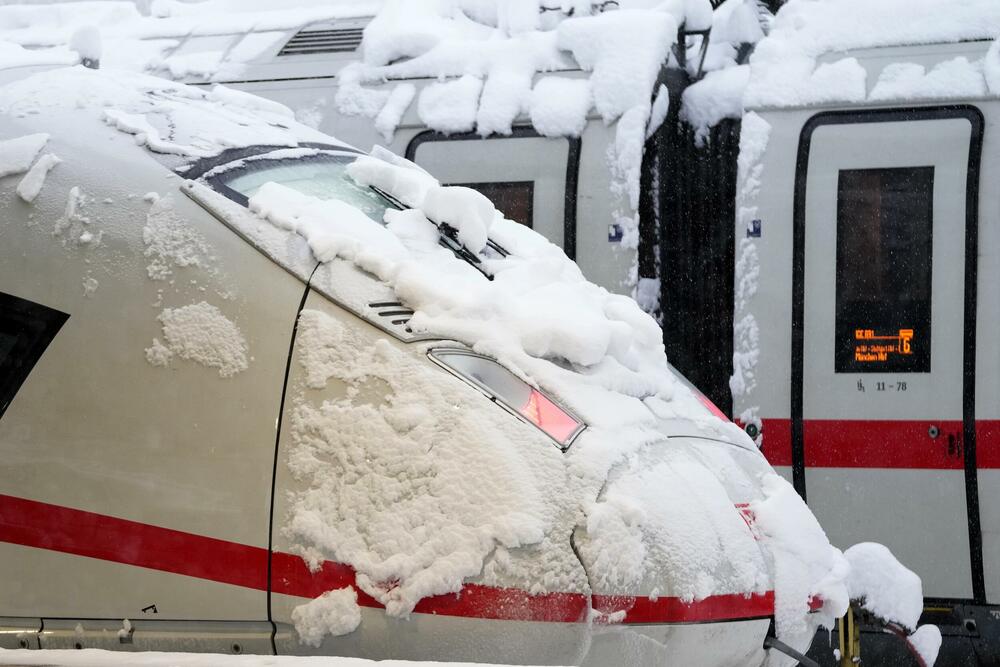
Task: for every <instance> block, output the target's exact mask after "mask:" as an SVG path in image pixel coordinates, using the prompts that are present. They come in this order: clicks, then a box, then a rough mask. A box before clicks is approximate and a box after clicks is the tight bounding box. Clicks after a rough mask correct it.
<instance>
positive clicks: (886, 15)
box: [745, 0, 1000, 107]
mask: <svg viewBox="0 0 1000 667" xmlns="http://www.w3.org/2000/svg"><path fill="white" fill-rule="evenodd" d="M901 17H906V20H902V19H901ZM998 34H1000V5H998V4H997V3H996V2H994V1H993V0H967V1H965V2H960V3H940V2H935V1H934V0H919V1H918V2H913V1H912V0H880V2H870V1H869V0H837V1H832V0H820V1H817V2H806V1H804V0H795V1H793V2H788V3H786V4H784V5H783V6H782V8H781V10H780V11H779V12H778V14H777V16H776V17H775V20H774V22H773V23H772V25H771V32H770V34H769V35H768V36H767V37H765V38H764V39H763V40H761V41H760V42H759V43H758V44H757V48H756V49H755V51H754V53H753V55H752V56H751V58H750V64H751V77H750V85H749V87H748V89H747V95H746V99H745V103H746V106H748V107H762V106H778V107H783V106H798V105H805V104H815V103H825V102H857V101H861V100H864V99H865V84H866V82H865V78H866V76H865V71H864V69H863V68H862V67H861V66H860V65H859V64H858V63H857V61H856V60H855V59H854V58H853V57H843V58H840V59H837V60H835V61H834V62H830V63H825V64H819V65H818V64H817V63H818V58H819V56H821V55H823V54H826V53H831V52H833V53H835V52H842V51H847V50H849V49H861V48H872V47H879V46H894V45H910V44H930V43H942V42H945V43H947V42H959V41H963V40H974V39H993V38H995V37H996V36H997V35H998ZM960 60H961V59H956V60H953V61H951V62H950V63H948V64H946V65H945V66H944V68H943V69H941V70H939V71H938V72H934V70H933V69H932V71H931V72H930V73H928V74H927V75H926V76H923V72H922V71H918V70H917V68H918V67H919V66H918V65H916V64H913V63H910V64H907V65H906V66H903V67H900V66H898V65H897V66H890V68H887V70H888V71H886V72H883V73H882V75H881V76H880V81H879V82H878V83H877V84H876V85H875V90H874V91H873V96H872V99H876V100H887V99H912V98H915V97H937V96H941V97H943V98H948V97H958V96H962V95H969V96H971V95H975V94H977V93H976V91H981V90H982V88H983V83H982V78H981V76H977V73H976V72H975V71H974V70H976V69H978V70H981V69H982V67H981V65H975V64H969V63H962V62H959V61H960ZM934 69H937V68H934ZM875 91H877V93H876V92H875Z"/></svg>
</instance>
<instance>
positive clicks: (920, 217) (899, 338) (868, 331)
mask: <svg viewBox="0 0 1000 667" xmlns="http://www.w3.org/2000/svg"><path fill="white" fill-rule="evenodd" d="M933 192H934V168H933V167H905V168H892V169H849V170H842V171H841V172H840V175H839V179H838V189H837V276H836V282H837V296H836V331H835V344H834V370H835V371H836V372H838V373H876V372H896V373H927V372H930V369H931V347H930V343H931V261H932V249H933V245H932V231H933V212H934V205H933Z"/></svg>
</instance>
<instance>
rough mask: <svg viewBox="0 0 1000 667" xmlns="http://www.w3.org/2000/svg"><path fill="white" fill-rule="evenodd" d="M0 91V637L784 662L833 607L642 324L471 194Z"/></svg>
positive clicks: (233, 95)
mask: <svg viewBox="0 0 1000 667" xmlns="http://www.w3.org/2000/svg"><path fill="white" fill-rule="evenodd" d="M0 109H3V114H4V115H3V123H2V124H0V190H2V196H0V237H2V239H3V242H2V246H0V247H2V251H0V252H2V257H3V261H0V333H2V337H0V341H2V346H0V368H2V373H0V377H2V378H3V380H2V383H0V392H2V393H0V452H2V456H0V471H2V473H0V562H2V563H3V566H4V567H3V570H4V577H3V579H2V582H0V645H2V646H3V647H4V648H17V647H20V648H73V647H76V648H83V647H98V648H107V649H115V650H156V649H159V650H181V651H214V652H228V653H241V652H244V653H261V654H270V653H278V654H302V653H322V654H332V655H347V656H361V657H367V658H378V659H387V658H407V659H434V660H463V661H482V662H487V661H496V660H501V661H503V662H506V663H517V664H592V665H608V664H619V663H627V664H633V665H642V664H664V663H665V662H672V663H677V664H698V665H751V664H763V663H764V662H765V661H769V662H768V663H767V664H782V660H792V659H791V658H785V657H784V656H783V655H782V654H781V653H780V652H777V651H784V652H788V653H787V654H788V655H795V649H796V647H797V649H798V650H802V649H803V648H804V647H805V646H806V645H808V642H809V640H810V639H811V637H812V636H813V634H814V632H815V628H816V626H817V624H818V623H820V622H823V623H826V624H828V625H829V624H831V623H832V621H833V618H834V617H835V616H837V615H839V614H841V613H843V611H844V609H845V608H846V604H847V593H846V588H845V583H844V578H845V576H846V572H845V567H844V562H843V559H842V557H841V556H840V553H839V552H838V551H837V550H835V549H833V548H832V547H831V546H830V545H829V543H828V542H827V541H826V538H825V537H824V535H823V532H822V529H820V527H819V525H818V524H817V523H816V522H815V520H814V519H813V518H812V516H811V515H810V514H809V513H808V510H807V509H806V508H805V505H804V504H802V502H801V501H800V500H799V498H798V497H797V496H796V495H795V494H794V492H793V490H792V489H791V486H790V485H788V484H787V482H785V481H783V480H782V479H781V478H780V476H778V475H777V474H775V473H774V471H773V470H772V469H771V468H770V466H769V465H768V464H767V462H766V461H765V459H764V458H763V456H762V455H761V454H760V453H759V451H758V450H757V448H756V447H755V446H754V444H753V443H752V441H750V439H749V438H748V437H747V436H746V435H745V434H744V433H743V432H742V431H741V430H740V429H739V428H738V427H737V426H735V425H734V424H732V423H730V422H728V420H725V419H724V418H723V417H721V416H720V415H719V414H718V411H717V410H713V409H712V407H711V405H710V404H708V402H707V401H706V400H705V399H704V397H702V396H701V395H700V394H699V393H698V392H697V390H695V389H694V388H693V387H691V386H690V385H688V384H686V383H685V382H684V380H683V378H681V377H680V376H678V375H677V374H676V373H674V372H672V371H671V370H670V368H669V367H668V365H667V363H666V360H665V358H664V356H663V348H662V343H661V341H660V332H659V328H658V327H657V326H656V323H655V322H654V321H653V320H652V319H651V318H650V317H649V316H648V315H646V314H644V313H643V312H642V311H641V310H640V309H639V308H638V306H637V305H636V304H635V303H634V302H633V301H631V300H629V299H628V298H626V297H621V296H617V295H613V294H611V293H609V292H607V291H606V290H603V289H601V288H599V287H597V286H595V285H593V284H592V283H589V282H587V281H586V280H584V279H583V278H582V276H581V275H580V272H579V269H577V268H576V267H575V265H574V264H573V263H572V262H571V261H570V260H569V259H567V258H566V256H565V254H564V253H563V252H562V251H561V250H560V249H559V248H557V247H556V246H554V245H552V244H550V243H549V242H547V241H545V240H544V239H543V238H542V237H540V236H539V235H538V234H537V233H535V232H533V231H531V230H529V229H527V228H525V227H524V226H523V225H519V224H517V223H514V222H512V221H510V220H507V219H505V218H504V217H503V216H502V215H501V214H499V213H497V212H496V211H495V209H494V208H493V206H492V204H491V203H490V202H489V201H488V200H486V199H485V198H484V197H483V196H482V195H480V194H478V193H476V192H474V191H472V190H469V189H466V188H454V187H441V186H440V185H439V184H438V182H437V181H436V180H435V179H434V178H433V177H431V176H430V175H428V174H427V173H426V172H424V171H423V170H421V169H420V168H418V167H416V166H415V165H413V164H412V163H410V162H408V161H406V160H405V159H403V158H400V157H396V156H393V155H392V154H390V153H388V152H385V151H381V152H378V153H377V154H376V155H375V156H368V155H365V154H364V153H362V152H360V151H358V150H357V149H355V148H352V147H351V146H348V145H346V144H343V143H341V142H339V141H337V140H336V139H333V138H332V137H329V136H327V135H324V134H322V133H319V132H316V131H315V130H312V129H310V128H308V127H306V126H303V125H301V124H299V123H297V122H296V121H295V120H294V119H292V118H291V112H290V111H289V110H288V109H286V108H284V107H281V106H280V105H276V104H275V103H274V102H272V101H268V100H263V99H261V98H257V97H254V96H250V95H247V94H245V93H241V92H239V91H234V90H231V89H226V88H224V87H218V88H215V89H213V90H212V91H210V92H209V91H205V90H201V89H194V88H191V87H188V86H184V85H181V84H176V83H172V82H169V81H166V80H163V79H157V78H151V77H146V76H142V75H136V74H128V73H124V72H112V71H105V70H99V71H94V70H89V69H85V68H82V67H72V68H58V69H53V70H51V71H49V72H45V73H40V74H35V75H33V76H31V77H28V78H26V79H24V80H19V81H16V82H13V83H10V84H8V85H7V86H5V87H4V88H2V89H0ZM788 645H790V646H791V648H789V646H788ZM771 647H777V648H776V649H773V648H771ZM772 653H773V655H771V654H772Z"/></svg>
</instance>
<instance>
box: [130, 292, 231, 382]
mask: <svg viewBox="0 0 1000 667" xmlns="http://www.w3.org/2000/svg"><path fill="white" fill-rule="evenodd" d="M157 319H158V320H159V321H160V324H161V325H162V327H163V339H164V342H162V343H161V342H160V341H159V340H158V339H155V338H154V339H153V344H152V346H151V347H149V348H147V349H146V360H147V361H149V362H150V363H151V364H153V365H154V366H166V365H167V364H168V363H169V361H170V359H171V358H172V357H173V356H178V357H180V358H181V359H186V360H189V361H194V362H195V363H198V364H201V365H202V366H208V367H210V368H217V369H218V370H219V377H223V378H228V377H232V376H233V375H236V374H237V373H239V372H241V371H245V370H246V369H247V367H248V365H247V341H246V338H244V337H243V333H242V332H241V331H240V329H239V327H237V326H236V324H234V323H233V322H232V320H230V319H229V318H227V317H226V316H225V315H223V314H222V311H220V310H219V309H218V308H216V307H215V306H213V305H211V304H209V303H207V302H205V301H201V302H199V303H195V304H191V305H189V306H183V307H180V308H164V309H163V311H162V312H161V313H160V315H159V316H158V317H157ZM168 352H169V354H168Z"/></svg>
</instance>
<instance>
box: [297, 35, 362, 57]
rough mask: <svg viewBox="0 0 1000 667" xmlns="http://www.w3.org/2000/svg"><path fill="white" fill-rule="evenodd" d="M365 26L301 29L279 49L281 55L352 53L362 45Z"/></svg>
mask: <svg viewBox="0 0 1000 667" xmlns="http://www.w3.org/2000/svg"><path fill="white" fill-rule="evenodd" d="M363 30H364V29H363V28H340V29H337V30H299V31H298V32H297V33H295V36H294V37H292V38H291V39H290V40H288V43H287V44H285V46H283V47H282V49H281V51H278V55H279V56H301V55H310V54H313V53H350V52H352V51H356V50H357V48H358V47H359V46H360V45H361V35H362V32H363Z"/></svg>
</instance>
